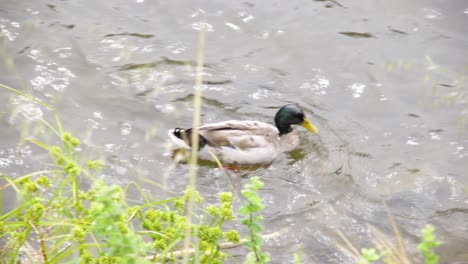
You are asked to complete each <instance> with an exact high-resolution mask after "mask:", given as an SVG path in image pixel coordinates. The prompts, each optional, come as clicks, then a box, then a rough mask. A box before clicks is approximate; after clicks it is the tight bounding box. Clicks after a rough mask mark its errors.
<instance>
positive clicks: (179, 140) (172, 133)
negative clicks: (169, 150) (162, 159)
mask: <svg viewBox="0 0 468 264" xmlns="http://www.w3.org/2000/svg"><path fill="white" fill-rule="evenodd" d="M192 131H193V130H192V129H191V128H189V129H182V128H178V127H177V128H174V129H171V130H169V131H168V134H169V137H170V138H171V140H172V141H173V142H174V143H175V144H176V145H178V146H179V147H181V148H188V149H190V148H192V143H193V142H192ZM206 144H208V140H206V138H204V137H203V136H202V135H200V134H199V135H198V148H200V149H201V148H203V147H204V146H205V145H206Z"/></svg>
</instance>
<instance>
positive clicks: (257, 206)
mask: <svg viewBox="0 0 468 264" xmlns="http://www.w3.org/2000/svg"><path fill="white" fill-rule="evenodd" d="M250 182H251V183H250V184H245V185H244V188H243V189H242V191H241V193H242V195H243V196H244V197H245V198H246V199H247V201H246V202H245V203H244V206H242V207H241V208H240V209H239V214H241V215H242V216H244V219H243V220H242V223H243V224H244V225H245V226H247V228H248V229H249V233H250V235H249V236H248V238H247V240H248V241H247V242H246V243H245V245H246V246H247V247H248V248H249V249H250V253H249V254H248V255H247V258H246V261H245V263H268V262H269V261H270V257H269V256H268V254H266V253H264V252H262V248H261V247H262V245H263V238H262V237H261V235H260V233H261V232H262V230H263V228H262V226H261V225H260V223H259V222H260V221H261V220H262V219H263V216H262V215H258V213H259V212H260V211H262V210H263V208H265V205H264V204H263V202H262V199H261V198H260V196H258V193H257V192H258V190H260V189H261V188H262V187H263V182H261V181H260V179H259V177H252V178H251V179H250Z"/></svg>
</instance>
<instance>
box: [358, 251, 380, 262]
mask: <svg viewBox="0 0 468 264" xmlns="http://www.w3.org/2000/svg"><path fill="white" fill-rule="evenodd" d="M382 256H383V254H382V253H381V252H378V251H377V250H376V249H375V248H363V249H361V259H360V260H359V264H370V263H374V262H375V261H377V260H379V259H380V258H381V257H382Z"/></svg>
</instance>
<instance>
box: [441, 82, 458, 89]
mask: <svg viewBox="0 0 468 264" xmlns="http://www.w3.org/2000/svg"><path fill="white" fill-rule="evenodd" d="M439 86H442V87H448V88H453V87H456V85H452V84H446V83H439Z"/></svg>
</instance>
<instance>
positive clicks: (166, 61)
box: [117, 56, 212, 71]
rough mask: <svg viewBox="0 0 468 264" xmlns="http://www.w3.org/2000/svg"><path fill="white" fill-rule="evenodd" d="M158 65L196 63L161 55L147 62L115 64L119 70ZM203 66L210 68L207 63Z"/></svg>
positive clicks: (193, 64)
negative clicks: (155, 59)
mask: <svg viewBox="0 0 468 264" xmlns="http://www.w3.org/2000/svg"><path fill="white" fill-rule="evenodd" d="M159 65H171V66H192V67H195V66H196V65H197V63H196V62H195V61H193V60H174V59H170V58H168V57H164V56H161V59H160V60H157V61H154V62H149V63H137V64H134V63H130V64H125V65H123V66H117V68H118V69H119V71H128V70H136V69H147V68H156V67H158V66H159ZM203 67H206V68H212V67H211V66H210V65H209V64H203Z"/></svg>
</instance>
